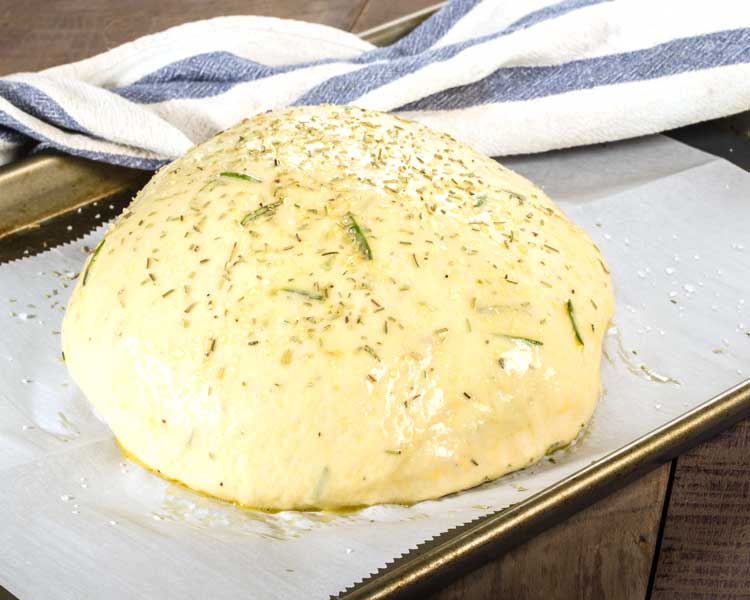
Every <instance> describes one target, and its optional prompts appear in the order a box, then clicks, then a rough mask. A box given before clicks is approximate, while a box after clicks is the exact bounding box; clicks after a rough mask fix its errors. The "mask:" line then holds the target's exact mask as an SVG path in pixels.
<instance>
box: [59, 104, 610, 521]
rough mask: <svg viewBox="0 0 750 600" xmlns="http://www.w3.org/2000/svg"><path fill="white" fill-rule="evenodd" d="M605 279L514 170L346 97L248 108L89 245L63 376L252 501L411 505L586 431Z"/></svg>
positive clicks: (133, 430) (198, 483)
mask: <svg viewBox="0 0 750 600" xmlns="http://www.w3.org/2000/svg"><path fill="white" fill-rule="evenodd" d="M612 311H613V299H612V292H611V286H610V278H609V275H608V272H607V268H606V266H605V264H604V262H603V260H602V257H601V255H600V253H599V251H598V249H597V248H596V246H595V245H594V244H593V242H592V241H591V240H590V239H589V238H588V237H587V236H586V234H585V233H583V232H582V231H581V230H580V229H579V228H578V227H576V226H575V225H573V224H572V223H571V222H570V221H568V219H567V218H566V217H565V216H564V215H563V213H562V212H561V211H560V210H559V209H558V208H557V207H556V206H555V205H554V204H553V203H552V202H551V201H550V200H549V199H548V198H547V197H546V196H545V194H544V193H543V192H542V191H541V190H539V189H538V188H537V187H535V186H534V185H533V184H531V183H530V182H529V181H527V180H526V179H524V178H523V177H521V176H519V175H517V174H516V173H513V172H512V171H509V170H508V169H506V168H504V167H502V166H501V165H499V164H498V163H497V162H495V161H493V160H491V159H490V158H487V157H485V156H481V155H479V154H477V153H476V152H474V151H472V150H471V149H470V148H468V147H466V146H464V145H463V144H460V143H458V142H457V141H455V140H454V139H452V138H451V137H450V136H448V135H446V134H441V133H437V132H435V131H432V130H430V129H428V128H426V127H424V126H422V125H419V124H416V123H412V122H408V121H404V120H402V119H399V118H397V117H393V116H389V115H386V114H381V113H377V112H373V111H368V110H361V109H357V108H351V107H334V106H317V107H298V108H290V109H285V110H279V111H274V112H269V113H265V114H261V115H258V116H255V117H253V118H251V119H246V120H244V121H242V122H241V123H239V124H237V125H236V126H234V127H232V128H231V129H228V130H227V131H224V132H222V133H220V134H219V135H217V136H215V137H213V138H212V139H210V140H208V141H207V142H205V143H203V144H200V145H198V146H196V147H194V148H192V149H191V150H190V151H189V152H188V153H187V154H186V155H185V156H183V157H182V158H179V159H178V160H176V161H174V162H173V163H171V164H169V165H167V166H165V167H164V168H162V169H161V170H160V171H159V172H158V173H157V174H156V175H155V176H154V177H153V178H152V179H151V181H150V182H149V184H148V185H147V186H146V187H145V188H144V189H143V190H142V191H141V192H140V193H139V194H138V195H137V196H136V197H135V199H134V200H133V202H132V204H131V205H130V207H129V208H128V209H127V210H125V212H124V213H123V214H122V215H121V216H120V217H119V218H118V219H117V220H116V222H114V223H113V224H112V226H111V227H110V228H109V230H108V231H107V233H106V235H105V237H104V238H103V240H102V242H101V244H100V245H99V246H98V247H97V248H96V250H95V251H94V252H93V253H92V256H91V257H90V258H89V260H88V262H87V264H86V266H85V269H84V271H83V274H82V276H81V277H80V278H79V281H78V284H77V286H76V289H75V291H74V293H73V296H72V298H71V300H70V304H69V306H68V310H67V313H66V315H65V321H64V323H63V332H62V333H63V347H64V351H65V355H66V357H67V365H68V368H69V369H70V372H71V374H72V376H73V378H74V379H75V381H76V382H77V383H78V385H79V386H80V387H81V389H82V390H83V392H84V393H85V394H86V396H87V397H88V398H89V400H90V401H91V402H92V403H93V404H94V406H95V407H96V408H97V409H98V411H99V412H100V413H101V415H103V417H104V419H105V420H106V421H107V423H108V424H109V425H110V427H111V428H112V431H113V432H114V434H115V436H116V437H117V439H118V440H119V442H120V443H121V445H122V446H123V447H124V448H125V449H126V450H127V451H128V452H130V453H132V455H133V456H135V457H137V458H138V459H139V460H140V461H141V462H143V463H144V464H145V465H147V466H148V467H150V468H151V469H153V470H155V471H156V472H157V473H160V474H161V475H163V476H165V477H168V478H171V479H174V480H177V481H180V482H182V483H184V484H185V485H187V486H189V487H191V488H194V489H196V490H200V491H202V492H205V493H207V494H210V495H212V496H218V497H220V498H224V499H227V500H231V501H235V502H238V503H241V504H243V505H249V506H253V507H259V508H273V509H290V508H310V507H318V508H336V507H345V506H360V505H368V504H374V503H380V502H399V503H411V502H415V501H418V500H422V499H425V498H436V497H439V496H442V495H444V494H447V493H450V492H455V491H458V490H462V489H465V488H469V487H471V486H475V485H477V484H479V483H482V482H484V481H488V480H491V479H494V478H496V477H499V476H500V475H503V474H504V473H507V472H509V471H513V470H515V469H520V468H522V467H525V466H527V465H529V464H531V463H533V462H534V461H536V460H538V459H539V458H540V457H542V456H544V454H545V452H547V451H548V450H549V449H551V448H556V447H559V446H561V445H564V444H566V443H568V442H570V441H571V440H572V439H573V438H575V437H576V435H577V434H578V432H580V431H581V429H582V428H583V427H585V425H586V423H587V422H588V420H589V419H590V417H591V414H592V412H593V410H594V406H595V404H596V400H597V397H598V394H599V363H600V359H601V344H602V338H603V335H604V333H605V330H606V328H607V325H608V322H609V320H610V317H611V315H612Z"/></svg>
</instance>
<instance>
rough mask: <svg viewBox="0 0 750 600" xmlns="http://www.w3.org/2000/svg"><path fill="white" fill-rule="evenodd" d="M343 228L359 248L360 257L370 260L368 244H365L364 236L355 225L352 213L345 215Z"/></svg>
mask: <svg viewBox="0 0 750 600" xmlns="http://www.w3.org/2000/svg"><path fill="white" fill-rule="evenodd" d="M344 228H345V229H346V231H347V233H348V234H349V235H350V236H351V237H352V240H354V243H355V244H356V245H357V248H359V251H360V252H361V253H362V255H363V256H364V257H365V258H366V259H367V260H372V250H371V249H370V244H369V243H368V242H367V238H366V237H365V234H364V233H362V228H361V227H360V226H359V223H357V220H356V219H355V218H354V215H353V214H352V213H346V216H345V217H344Z"/></svg>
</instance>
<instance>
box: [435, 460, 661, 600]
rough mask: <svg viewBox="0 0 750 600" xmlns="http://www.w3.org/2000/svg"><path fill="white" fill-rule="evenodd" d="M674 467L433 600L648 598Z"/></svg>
mask: <svg viewBox="0 0 750 600" xmlns="http://www.w3.org/2000/svg"><path fill="white" fill-rule="evenodd" d="M668 478H669V465H668V464H667V465H664V466H662V467H660V468H658V469H657V470H655V471H653V472H651V473H650V474H648V475H646V476H645V477H643V478H642V479H640V480H638V481H636V482H635V483H632V484H630V485H629V486H628V487H626V488H624V489H622V490H620V491H619V492H616V493H614V494H612V495H611V496H609V497H607V498H605V499H604V500H601V501H599V502H597V503H596V504H594V505H593V506H591V507H589V508H587V509H585V510H583V511H581V512H580V513H579V514H577V515H575V516H574V517H572V518H570V519H568V520H567V521H565V522H563V523H561V524H559V525H557V526H555V527H553V528H552V529H549V530H547V531H545V532H544V533H542V534H540V535H538V536H537V537H535V538H533V539H531V540H529V541H528V542H526V543H525V544H523V545H522V546H519V547H518V548H515V549H513V550H511V551H510V552H508V553H507V554H505V555H503V556H499V557H498V558H497V560H495V561H494V562H492V563H489V564H487V565H485V566H484V567H482V568H480V569H478V570H477V571H474V572H473V573H469V574H468V575H466V576H465V577H463V578H462V579H460V580H458V581H456V582H455V583H453V584H452V585H451V586H449V587H448V588H446V589H445V590H443V591H442V592H440V593H438V594H436V595H435V596H433V597H432V599H431V600H459V599H467V598H471V599H472V600H490V599H493V600H494V599H497V598H513V599H514V600H531V599H534V600H537V599H539V598H549V599H553V598H575V599H577V600H585V599H591V600H603V599H604V598H606V599H607V600H619V599H622V600H633V599H640V598H644V597H645V595H646V588H647V586H648V579H649V574H650V572H651V565H652V560H653V553H654V548H655V546H656V539H657V535H658V531H659V523H660V522H661V515H662V508H663V506H662V503H663V500H664V492H665V489H666V483H667V480H668Z"/></svg>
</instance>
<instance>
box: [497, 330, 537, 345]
mask: <svg viewBox="0 0 750 600" xmlns="http://www.w3.org/2000/svg"><path fill="white" fill-rule="evenodd" d="M495 336H497V337H501V338H505V339H508V340H518V341H519V342H526V343H527V344H532V345H534V346H544V342H540V341H539V340H535V339H533V338H527V337H523V336H522V335H508V334H507V333H496V334H495Z"/></svg>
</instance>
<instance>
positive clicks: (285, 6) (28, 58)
mask: <svg viewBox="0 0 750 600" xmlns="http://www.w3.org/2000/svg"><path fill="white" fill-rule="evenodd" d="M365 2H366V0H284V1H274V0H212V1H211V2H206V1H205V0H158V1H154V0H128V2H127V3H123V2H115V1H113V0H56V1H55V2H48V1H47V0H24V1H23V2H16V1H15V0H0V74H3V75H5V74H9V73H14V72H17V71H36V70H39V69H44V68H46V67H51V66H54V65H59V64H62V63H66V62H72V61H75V60H80V59H82V58H87V57H89V56H93V55H94V54H98V53H100V52H103V51H105V50H108V49H110V48H113V47H115V46H118V45H120V44H123V43H125V42H129V41H131V40H134V39H135V38H137V37H140V36H142V35H146V34H149V33H155V32H157V31H161V30H163V29H166V28H168V27H172V26H174V25H179V24H182V23H186V22H188V21H196V20H199V19H208V18H210V17H218V16H222V15H267V16H274V17H287V18H294V19H301V20H304V21H313V22H316V23H324V24H326V25H332V26H334V27H339V28H341V29H350V28H351V27H352V25H353V24H354V22H355V20H356V19H357V17H358V16H359V15H360V13H361V11H362V7H363V6H364V4H365ZM388 4H390V6H389V7H387V8H386V9H385V10H381V11H379V13H378V15H377V16H378V17H381V16H382V17H383V18H384V19H386V20H387V19H389V18H395V17H397V16H400V15H403V14H405V13H406V12H407V11H408V10H409V8H410V6H409V5H411V4H414V2H410V1H407V2H404V3H403V4H402V8H399V3H397V2H393V3H388ZM375 24H377V23H375Z"/></svg>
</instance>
